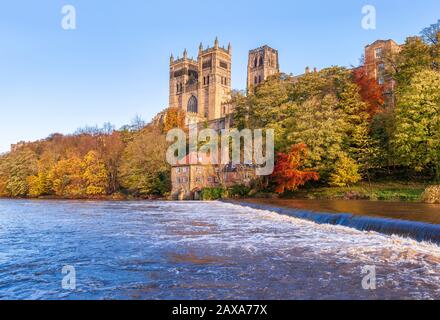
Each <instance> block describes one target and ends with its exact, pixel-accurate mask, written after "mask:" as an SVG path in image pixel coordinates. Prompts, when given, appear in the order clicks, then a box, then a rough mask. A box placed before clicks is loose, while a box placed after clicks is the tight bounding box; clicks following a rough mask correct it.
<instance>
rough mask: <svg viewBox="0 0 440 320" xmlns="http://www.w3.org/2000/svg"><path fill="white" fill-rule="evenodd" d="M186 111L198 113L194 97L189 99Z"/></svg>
mask: <svg viewBox="0 0 440 320" xmlns="http://www.w3.org/2000/svg"><path fill="white" fill-rule="evenodd" d="M187 111H188V112H191V113H198V105H197V98H196V97H194V96H191V98H189V100H188V107H187Z"/></svg>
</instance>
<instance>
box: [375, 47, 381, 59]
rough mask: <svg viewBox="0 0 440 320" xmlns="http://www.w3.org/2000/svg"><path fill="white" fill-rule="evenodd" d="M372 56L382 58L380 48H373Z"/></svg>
mask: <svg viewBox="0 0 440 320" xmlns="http://www.w3.org/2000/svg"><path fill="white" fill-rule="evenodd" d="M374 56H375V58H376V59H382V48H376V50H374Z"/></svg>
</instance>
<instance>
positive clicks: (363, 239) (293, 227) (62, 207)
mask: <svg viewBox="0 0 440 320" xmlns="http://www.w3.org/2000/svg"><path fill="white" fill-rule="evenodd" d="M65 266H70V267H71V268H72V267H73V268H74V270H75V274H76V288H75V289H72V288H70V289H69V288H67V289H66V288H63V286H62V281H63V278H64V277H65V276H66V275H64V274H63V273H62V269H63V267H65ZM366 266H369V267H370V268H371V267H374V269H375V271H376V289H375V290H365V289H364V288H363V286H362V279H363V277H365V274H362V269H363V268H365V267H366ZM370 270H371V269H370ZM0 299H440V247H439V246H437V245H434V244H430V243H427V242H416V241H415V240H411V239H405V238H402V237H398V236H389V235H383V234H379V233H375V232H362V231H357V230H355V229H351V228H347V227H342V226H333V225H326V224H316V223H314V222H311V221H306V220H300V219H297V218H294V217H289V216H284V215H280V214H277V213H274V212H270V211H265V210H257V209H253V208H248V207H242V206H239V205H236V204H228V203H221V202H197V203H195V202H93V201H30V200H0Z"/></svg>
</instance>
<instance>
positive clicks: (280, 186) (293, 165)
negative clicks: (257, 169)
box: [272, 144, 319, 194]
mask: <svg viewBox="0 0 440 320" xmlns="http://www.w3.org/2000/svg"><path fill="white" fill-rule="evenodd" d="M306 157H307V146H306V145H305V144H296V145H293V146H292V148H291V150H290V151H289V153H287V154H285V153H278V159H277V163H276V165H275V169H274V173H273V174H272V177H273V178H274V180H275V183H276V185H277V187H276V190H275V192H277V193H279V194H281V193H284V192H285V191H287V190H289V191H295V190H297V189H298V187H299V186H302V185H304V184H305V183H306V182H308V181H311V180H314V181H317V180H318V179H319V174H318V173H317V172H313V171H301V170H300V169H299V168H300V166H301V164H302V160H303V159H304V158H306Z"/></svg>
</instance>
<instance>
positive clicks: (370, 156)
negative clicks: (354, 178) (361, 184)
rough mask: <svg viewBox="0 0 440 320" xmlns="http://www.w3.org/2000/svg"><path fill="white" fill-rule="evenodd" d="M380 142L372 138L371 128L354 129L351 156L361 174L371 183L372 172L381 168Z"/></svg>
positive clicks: (361, 126) (366, 126)
mask: <svg viewBox="0 0 440 320" xmlns="http://www.w3.org/2000/svg"><path fill="white" fill-rule="evenodd" d="M379 153H380V148H379V142H378V141H377V140H375V139H374V138H373V137H372V136H371V131H370V127H369V126H368V125H367V124H361V125H358V126H356V127H355V128H354V132H353V144H352V147H351V149H350V154H351V157H352V158H353V159H355V160H356V162H357V164H358V165H359V172H360V173H362V174H363V175H364V176H365V177H366V178H367V179H368V181H370V170H371V169H375V168H378V167H380V164H379Z"/></svg>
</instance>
